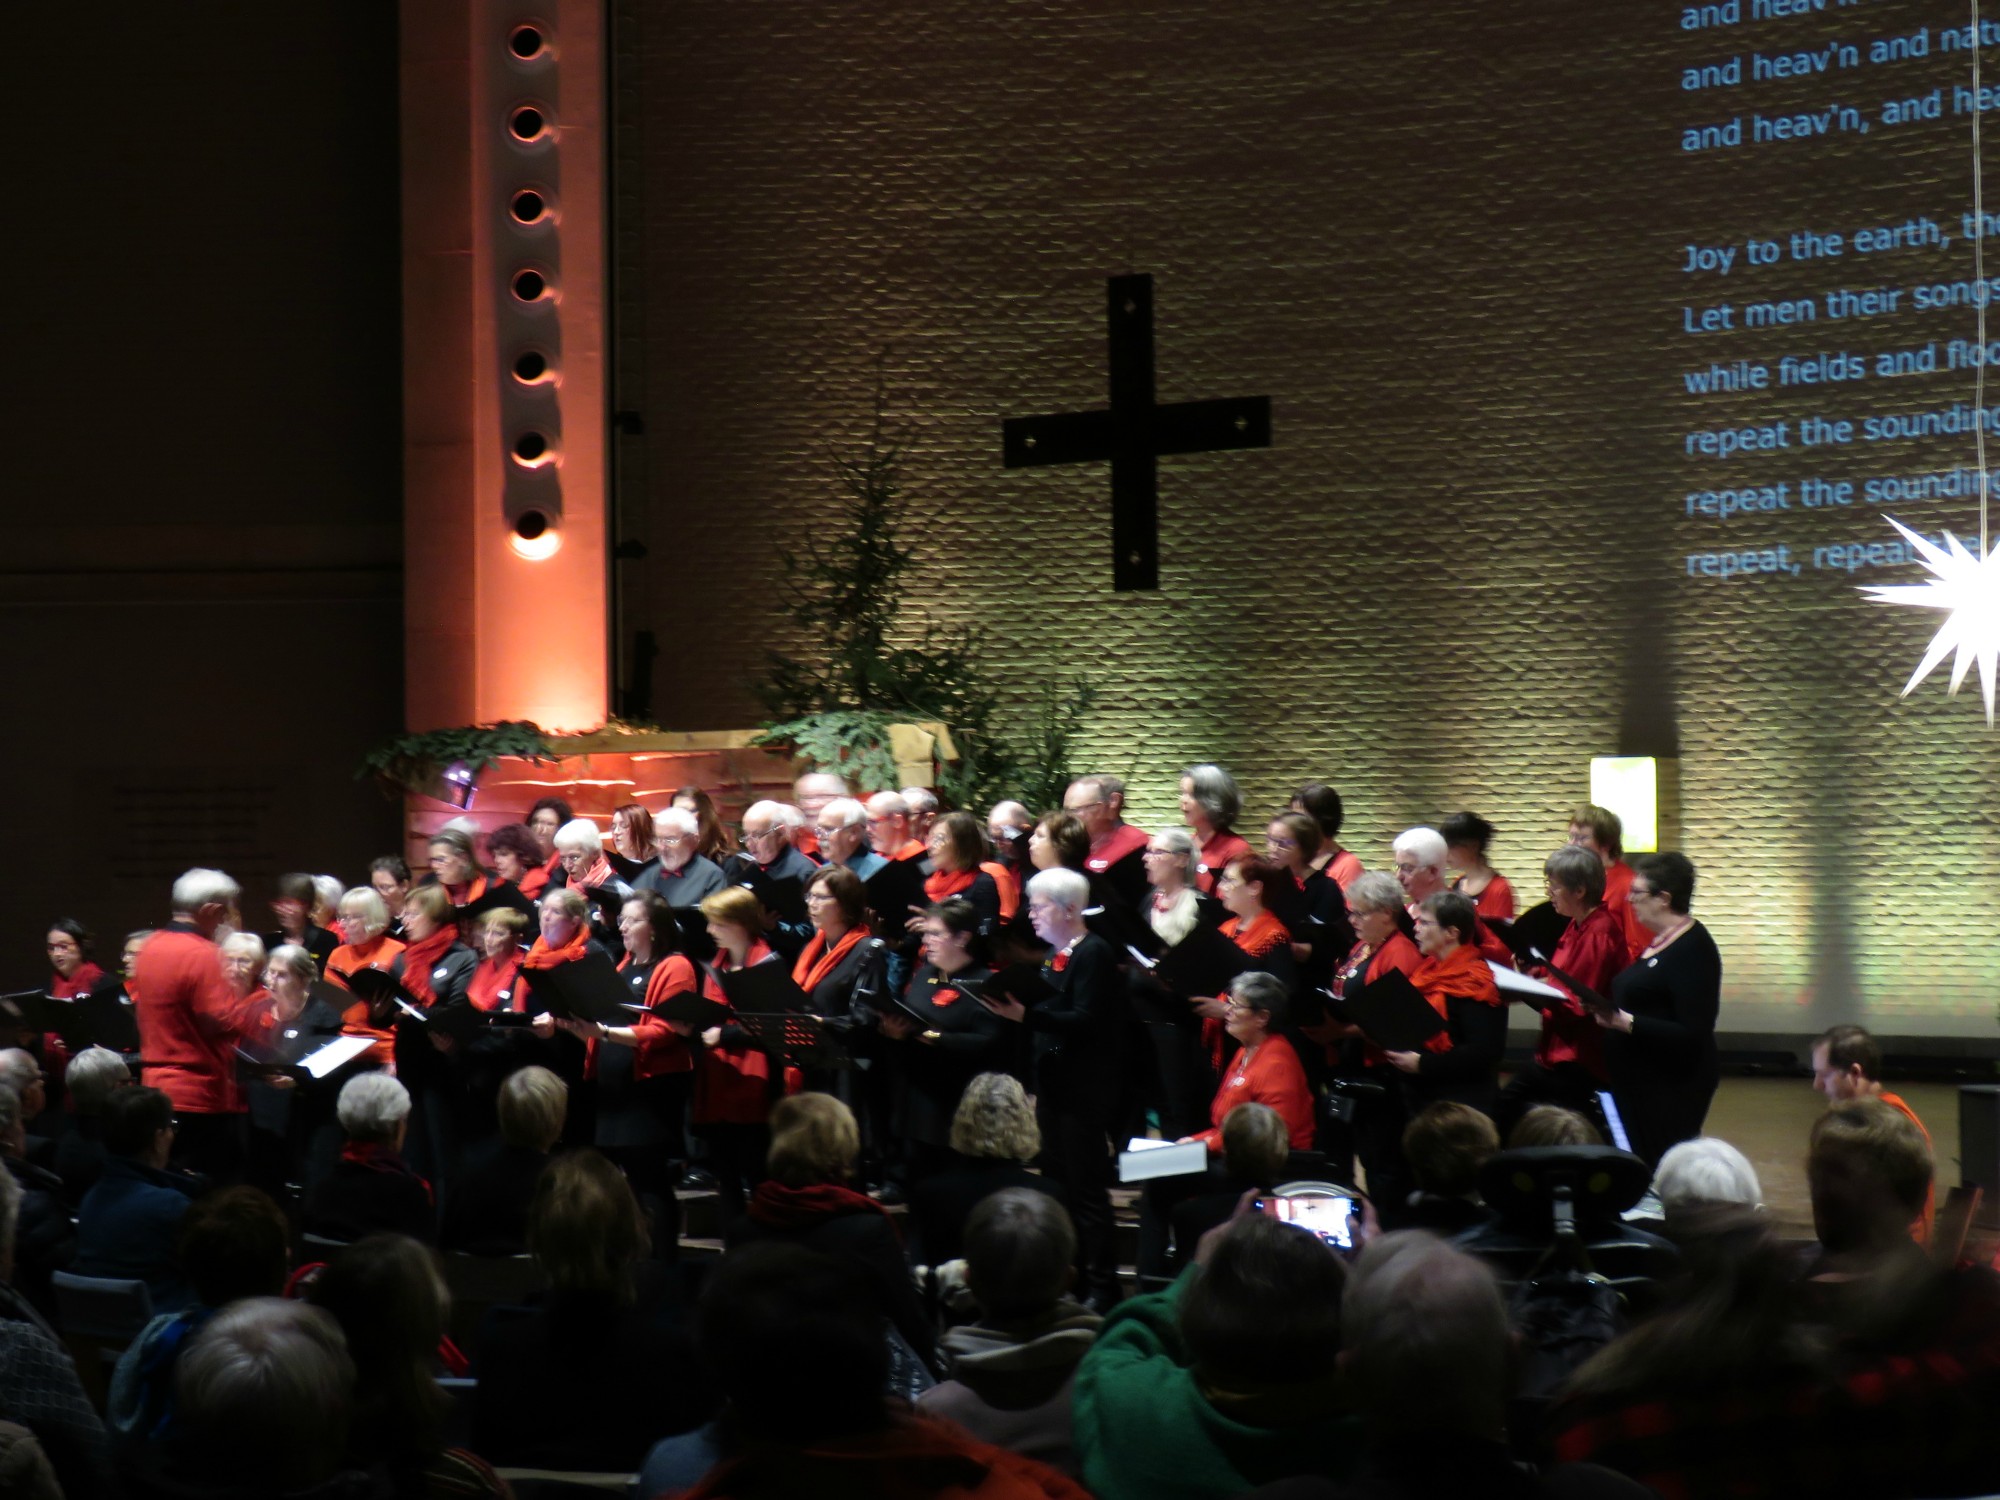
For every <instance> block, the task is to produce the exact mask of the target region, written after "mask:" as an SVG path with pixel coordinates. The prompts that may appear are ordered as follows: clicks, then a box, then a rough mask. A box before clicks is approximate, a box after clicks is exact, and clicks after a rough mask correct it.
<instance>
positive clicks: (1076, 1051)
mask: <svg viewBox="0 0 2000 1500" xmlns="http://www.w3.org/2000/svg"><path fill="white" fill-rule="evenodd" d="M1042 978H1043V979H1045V980H1046V981H1048V984H1049V987H1050V988H1051V989H1052V990H1054V991H1055V993H1054V994H1053V995H1050V996H1049V997H1048V998H1047V999H1046V1000H1044V1001H1043V1002H1042V1003H1041V1004H1039V1005H1031V1006H1029V1007H1028V1013H1027V1017H1026V1019H1025V1023H1024V1024H1025V1025H1026V1026H1027V1028H1028V1032H1029V1035H1030V1037H1031V1038H1032V1041H1033V1048H1034V1053H1033V1057H1034V1061H1033V1072H1034V1087H1035V1093H1036V1095H1037V1096H1038V1097H1039V1098H1040V1099H1041V1100H1043V1101H1045V1102H1046V1103H1048V1104H1049V1105H1050V1106H1052V1107H1053V1108H1056V1109H1061V1110H1065V1111H1069V1112H1072V1113H1074V1112H1092V1113H1102V1114H1106V1115H1108V1114H1109V1113H1110V1112H1111V1108H1112V1095H1113V1094H1114V1093H1115V1092H1116V1091H1117V1087H1118V1067H1119V1062H1120V1058H1121V1056H1122V1053H1123V1050H1124V1049H1123V1043H1124V1033H1125V1031H1126V1027H1127V1023H1128V1020H1129V1014H1128V1006H1127V1003H1126V996H1125V988H1124V981H1123V979H1122V978H1121V976H1120V974H1119V972H1118V955H1117V954H1116V953H1114V952H1112V949H1111V945H1110V944H1109V943H1107V942H1105V941H1104V939H1103V938H1101V937H1098V936H1097V935H1096V934H1095V933H1085V934H1084V935H1083V937H1082V939H1081V940H1079V941H1078V943H1077V945H1076V947H1075V948H1073V949H1072V950H1070V955H1069V961H1068V962H1067V963H1066V964H1065V965H1064V966H1063V967H1062V969H1061V970H1057V969H1056V968H1055V966H1054V960H1051V961H1050V962H1049V963H1046V964H1044V965H1042Z"/></svg>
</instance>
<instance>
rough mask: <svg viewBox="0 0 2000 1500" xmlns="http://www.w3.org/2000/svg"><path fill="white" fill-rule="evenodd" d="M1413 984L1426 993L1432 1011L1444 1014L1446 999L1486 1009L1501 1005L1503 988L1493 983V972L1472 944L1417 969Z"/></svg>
mask: <svg viewBox="0 0 2000 1500" xmlns="http://www.w3.org/2000/svg"><path fill="white" fill-rule="evenodd" d="M1410 983H1412V984H1414V985H1415V986H1416V987H1417V988H1418V989H1420V990H1422V991H1423V992H1424V998H1425V999H1426V1000H1428V1001H1430V1003H1431V1009H1432V1010H1434V1011H1436V1012H1437V1013H1438V1014H1439V1015H1444V1014H1445V998H1446V997H1447V996H1456V997H1457V998H1458V999H1460V1000H1477V1001H1479V1002H1480V1003H1481V1004H1484V1005H1501V1004H1504V1003H1505V1002H1504V1001H1502V1000H1501V998H1500V986H1499V985H1497V984H1495V983H1494V982H1493V970H1492V969H1490V968H1488V967H1487V964H1486V960H1485V959H1484V958H1482V957H1481V956H1480V953H1479V950H1478V949H1477V948H1475V947H1474V946H1473V945H1472V944H1471V943H1460V944H1459V945H1458V946H1457V947H1456V948H1454V949H1452V950H1451V952H1449V953H1447V954H1446V955H1445V956H1444V957H1443V958H1426V959H1425V960H1424V961H1423V962H1422V963H1421V964H1418V965H1417V971H1416V973H1414V974H1412V975H1411V976H1410Z"/></svg>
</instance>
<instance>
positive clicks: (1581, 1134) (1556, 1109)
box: [1507, 1104, 1604, 1151]
mask: <svg viewBox="0 0 2000 1500" xmlns="http://www.w3.org/2000/svg"><path fill="white" fill-rule="evenodd" d="M1603 1144H1604V1137H1603V1136H1601V1135H1599V1134H1598V1133H1597V1127H1596V1126H1595V1125H1593V1124H1591V1123H1590V1121H1588V1120H1586V1119H1585V1118H1584V1117H1583V1116H1582V1115H1580V1114H1578V1113H1577V1112H1576V1111H1575V1110H1573V1109H1564V1108H1563V1107H1562V1106H1561V1105H1560V1104H1537V1105H1533V1106H1531V1107H1530V1108H1529V1109H1528V1110H1527V1111H1526V1112H1525V1113H1523V1114H1522V1116H1521V1118H1520V1119H1519V1120H1517V1121H1516V1122H1515V1123H1514V1128H1513V1129H1512V1130H1511V1131H1509V1132H1508V1133H1507V1149H1508V1150H1509V1151H1518V1150H1520V1149H1521V1148H1522V1147H1523V1146H1601V1145H1603Z"/></svg>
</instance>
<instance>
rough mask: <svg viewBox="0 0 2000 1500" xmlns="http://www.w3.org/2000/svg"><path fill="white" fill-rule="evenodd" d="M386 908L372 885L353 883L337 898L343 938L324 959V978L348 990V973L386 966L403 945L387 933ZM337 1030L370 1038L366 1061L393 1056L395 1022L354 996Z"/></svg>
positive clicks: (383, 1060)
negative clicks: (367, 1059)
mask: <svg viewBox="0 0 2000 1500" xmlns="http://www.w3.org/2000/svg"><path fill="white" fill-rule="evenodd" d="M388 929H389V908H388V905H387V903H385V902H384V901H383V900H382V898H381V896H379V895H378V894H376V892H375V890H374V888H373V887H372V886H365V885H357V886H356V887H355V888H354V889H353V890H351V891H349V892H348V893H347V894H346V895H344V896H342V897H341V898H340V933H341V936H342V937H344V938H346V939H347V941H346V942H344V943H342V944H341V945H340V946H339V947H338V948H336V949H334V950H333V956H332V957H331V958H329V959H327V961H326V977H327V980H328V981H329V982H330V983H332V984H334V985H336V986H337V987H339V988H340V989H343V990H347V991H349V992H350V993H352V991H353V988H354V986H353V985H351V984H350V983H348V976H349V975H351V974H354V973H355V972H356V971H358V970H361V969H380V970H382V971H383V972H384V973H387V972H388V969H389V966H390V965H391V964H393V963H394V962H395V961H396V957H397V955H398V954H400V953H401V952H402V951H403V944H402V943H400V942H398V941H397V940H396V939H395V938H392V937H390V936H388ZM341 1023H342V1025H341V1029H342V1030H343V1031H345V1032H346V1033H347V1034H348V1035H349V1036H366V1037H372V1038H374V1041H375V1046H374V1048H373V1049H372V1050H371V1051H370V1052H369V1054H368V1056H369V1060H370V1061H372V1062H375V1063H378V1064H382V1065H387V1064H388V1063H389V1062H390V1061H391V1060H392V1059H393V1058H394V1057H395V1055H396V1051H395V1041H396V1030H395V1022H394V1021H393V1020H392V1018H391V1017H390V1016H389V1015H388V1014H385V1013H382V1012H380V1011H378V1010H377V1009H376V1008H374V1007H371V1006H370V1005H369V1004H368V1002H367V1001H365V1000H362V999H361V998H359V997H358V996H357V997H356V998H355V1000H354V1001H353V1003H351V1004H350V1005H348V1007H347V1008H346V1009H345V1010H344V1011H343V1012H342V1013H341Z"/></svg>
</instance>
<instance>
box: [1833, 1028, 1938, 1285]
mask: <svg viewBox="0 0 2000 1500" xmlns="http://www.w3.org/2000/svg"><path fill="white" fill-rule="evenodd" d="M1812 1066H1813V1087H1814V1088H1816V1089H1818V1090H1819V1091H1820V1092H1821V1093H1822V1094H1824V1095H1826V1097H1827V1100H1828V1102H1830V1103H1833V1104H1840V1103H1842V1102H1844V1101H1846V1100H1848V1099H1880V1100H1881V1101H1882V1102H1883V1103H1884V1104H1886V1105H1888V1106H1889V1107H1890V1108H1891V1109H1894V1110H1899V1111H1901V1112H1902V1113H1903V1114H1905V1115H1908V1116H1909V1117H1910V1123H1911V1124H1913V1125H1915V1126H1916V1127H1917V1129H1918V1130H1919V1131H1921V1132H1922V1133H1923V1137H1924V1144H1925V1145H1926V1146H1928V1145H1930V1143H1931V1133H1930V1130H1929V1129H1928V1128H1927V1127H1926V1126H1925V1125H1924V1122H1923V1121H1922V1120H1920V1119H1918V1118H1917V1112H1916V1111H1915V1110H1913V1109H1911V1108H1910V1106H1909V1105H1908V1104H1906V1103H1904V1101H1903V1099H1902V1097H1901V1096H1900V1095H1898V1094H1893V1093H1890V1092H1889V1091H1888V1090H1887V1089H1885V1088H1883V1087H1882V1048H1881V1047H1880V1045H1878V1044H1877V1042H1876V1040H1875V1038H1874V1037H1872V1036H1870V1035H1869V1034H1868V1033H1867V1032H1866V1031H1865V1030H1863V1029H1862V1028H1861V1027H1859V1026H1836V1027H1834V1028H1833V1029H1832V1030H1830V1031H1828V1032H1827V1033H1826V1034H1825V1035H1823V1036H1822V1037H1821V1038H1820V1039H1819V1040H1818V1041H1816V1042H1814V1043H1813V1049H1812ZM1936 1219H1937V1189H1936V1186H1935V1185H1933V1186H1932V1188H1931V1190H1930V1191H1929V1192H1927V1193H1926V1194H1925V1195H1924V1209H1923V1212H1922V1213H1921V1214H1919V1215H1918V1216H1917V1218H1916V1219H1915V1220H1914V1221H1913V1222H1912V1223H1911V1225H1910V1236H1911V1238H1913V1239H1914V1240H1916V1242H1917V1243H1918V1244H1919V1245H1928V1244H1929V1243H1930V1241H1931V1226H1932V1224H1933V1223H1934V1222H1935V1221H1936Z"/></svg>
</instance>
